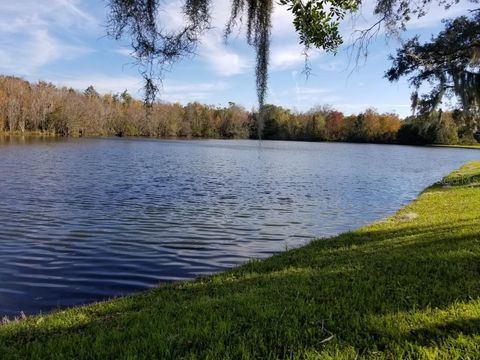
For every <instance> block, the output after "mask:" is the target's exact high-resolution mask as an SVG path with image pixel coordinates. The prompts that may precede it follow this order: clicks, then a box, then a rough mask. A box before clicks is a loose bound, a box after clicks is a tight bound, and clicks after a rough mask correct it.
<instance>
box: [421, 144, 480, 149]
mask: <svg viewBox="0 0 480 360" xmlns="http://www.w3.org/2000/svg"><path fill="white" fill-rule="evenodd" d="M430 146H434V147H448V148H459V149H477V150H480V144H474V145H440V144H438V145H430Z"/></svg>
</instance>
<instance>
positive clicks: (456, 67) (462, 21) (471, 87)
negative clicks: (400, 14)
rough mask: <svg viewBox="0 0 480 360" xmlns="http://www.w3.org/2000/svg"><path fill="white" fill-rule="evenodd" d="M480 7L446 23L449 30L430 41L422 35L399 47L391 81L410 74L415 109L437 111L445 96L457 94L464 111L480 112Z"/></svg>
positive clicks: (391, 69)
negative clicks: (428, 87) (425, 87)
mask: <svg viewBox="0 0 480 360" xmlns="http://www.w3.org/2000/svg"><path fill="white" fill-rule="evenodd" d="M479 10H480V9H477V11H476V12H475V14H474V15H473V16H471V17H466V16H461V17H459V18H456V19H455V20H450V21H447V22H446V23H445V29H444V30H443V31H442V32H440V34H438V36H436V37H434V38H432V39H431V40H430V41H429V42H426V43H424V44H421V43H420V41H419V38H418V36H417V37H414V38H413V39H411V40H409V41H407V42H406V43H405V44H404V45H403V46H402V47H401V48H400V49H398V51H397V54H396V56H395V57H391V59H392V61H393V64H392V67H391V68H390V69H389V70H388V71H387V73H386V77H387V79H388V80H390V81H397V80H398V79H400V78H401V77H403V76H410V78H409V82H410V84H411V86H412V87H413V88H414V89H415V91H414V93H413V94H412V108H413V109H414V110H418V112H419V113H431V112H432V111H435V110H436V109H437V108H438V107H439V106H440V104H441V103H442V100H443V98H444V97H452V96H455V97H456V98H457V100H458V103H459V105H460V106H461V108H462V110H463V111H464V112H466V113H470V114H473V116H476V117H477V118H478V116H479V115H480V11H479ZM425 83H428V84H431V85H432V88H431V91H430V92H429V93H427V94H423V95H419V94H418V90H419V88H420V87H421V86H422V85H423V84H425Z"/></svg>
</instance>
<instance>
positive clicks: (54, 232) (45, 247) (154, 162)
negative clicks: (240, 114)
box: [0, 138, 480, 316]
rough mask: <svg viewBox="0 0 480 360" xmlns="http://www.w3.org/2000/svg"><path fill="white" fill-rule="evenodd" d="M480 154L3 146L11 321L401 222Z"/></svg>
mask: <svg viewBox="0 0 480 360" xmlns="http://www.w3.org/2000/svg"><path fill="white" fill-rule="evenodd" d="M479 158H480V152H479V151H475V150H463V149H443V148H420V147H402V146H382V145H354V144H326V143H300V142H268V141H262V142H258V141H158V140H133V139H80V140H62V141H59V140H56V141H54V140H29V141H26V140H25V141H22V139H18V138H3V139H1V140H0V315H11V316H12V315H18V314H19V313H20V311H24V312H25V313H27V314H30V313H38V312H40V311H43V312H45V311H49V310H52V309H55V308H58V307H65V306H71V305H75V304H83V303H88V302H92V301H95V300H100V299H105V298H109V297H113V296H117V295H122V294H127V293H131V292H134V291H139V290H142V289H145V288H149V287H152V286H156V285H158V284H159V283H164V282H170V281H175V280H184V279H191V278H193V277H196V276H198V275H204V274H210V273H213V272H217V271H220V270H222V269H226V268H230V267H232V266H235V265H238V264H241V263H243V262H245V261H247V260H249V259H252V258H264V257H266V256H268V255H271V254H273V253H275V252H279V251H283V250H285V249H286V248H291V247H295V246H300V245H302V244H305V243H306V242H308V241H310V240H311V239H313V238H315V237H323V236H328V235H333V234H337V233H339V232H343V231H347V230H352V229H355V228H357V227H359V226H361V225H364V224H367V223H369V222H371V221H373V220H377V219H380V218H382V217H385V216H387V215H389V214H392V213H393V212H395V211H396V210H398V209H399V208H400V207H402V206H403V205H405V204H406V203H408V202H409V201H411V200H412V199H414V198H415V196H416V195H417V194H418V193H419V192H420V191H421V190H422V189H423V188H425V187H426V186H428V185H430V184H431V183H433V182H435V181H437V180H439V179H440V178H441V177H442V176H443V175H445V174H447V173H449V172H450V171H452V170H454V169H456V168H458V167H459V166H460V165H462V164H463V163H465V162H466V161H469V160H474V159H479Z"/></svg>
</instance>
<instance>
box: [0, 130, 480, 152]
mask: <svg viewBox="0 0 480 360" xmlns="http://www.w3.org/2000/svg"><path fill="white" fill-rule="evenodd" d="M2 137H3V138H8V137H11V138H15V139H18V138H24V139H57V140H62V139H65V140H67V139H133V140H136V139H139V140H172V141H189V140H192V141H199V140H205V141H208V140H234V141H235V140H252V141H258V140H260V141H275V142H277V141H279V142H281V141H286V142H300V143H304V142H305V143H320V144H360V145H396V146H414V147H424V148H452V149H467V150H480V144H477V145H443V144H425V145H415V144H400V143H389V142H355V141H351V142H347V141H310V140H298V139H295V140H285V139H268V140H265V139H252V138H207V137H154V136H116V135H84V136H64V135H58V134H54V133H49V132H39V131H25V132H19V131H13V132H8V131H7V132H5V131H0V139H1V138H2Z"/></svg>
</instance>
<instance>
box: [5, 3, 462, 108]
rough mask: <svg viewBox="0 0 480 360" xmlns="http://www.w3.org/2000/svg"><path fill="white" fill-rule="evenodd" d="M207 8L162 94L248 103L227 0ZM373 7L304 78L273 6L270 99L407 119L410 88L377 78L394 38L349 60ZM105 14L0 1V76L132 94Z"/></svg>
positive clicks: (433, 24)
mask: <svg viewBox="0 0 480 360" xmlns="http://www.w3.org/2000/svg"><path fill="white" fill-rule="evenodd" d="M164 3H165V4H166V5H165V7H166V9H165V10H166V11H165V12H164V14H165V19H164V21H165V22H166V23H167V24H169V26H175V24H178V23H179V22H181V21H182V18H181V16H179V15H178V1H176V0H171V1H165V2H164ZM213 4H214V6H213V9H214V19H213V25H214V29H213V30H212V31H210V32H209V33H208V34H206V35H205V36H204V37H203V39H202V43H201V45H200V46H199V48H198V50H197V56H196V57H194V58H191V59H186V60H184V61H182V62H181V63H178V64H177V65H176V66H175V67H174V68H173V69H172V70H171V71H170V72H169V73H167V74H166V76H165V81H164V86H163V90H162V93H161V94H160V97H161V99H162V100H166V101H172V102H176V101H178V102H181V103H187V102H190V101H200V102H202V103H206V104H211V105H226V104H227V103H228V102H229V101H233V102H236V103H238V104H242V105H244V106H245V107H247V108H251V107H252V106H254V105H255V101H256V95H255V81H254V77H253V72H254V53H253V51H252V49H250V48H249V47H248V46H246V45H245V41H244V36H243V35H242V33H241V31H240V32H238V33H234V34H233V36H232V37H231V39H230V40H229V42H228V43H225V42H224V40H223V38H222V33H223V27H224V23H225V20H226V19H227V18H228V11H229V4H230V1H227V0H214V1H213ZM467 8H468V2H467V1H461V2H460V4H458V5H455V6H454V7H452V8H451V9H450V10H449V11H445V10H444V9H439V8H432V9H431V11H430V13H429V15H428V16H426V17H424V18H422V19H420V20H415V21H413V22H412V23H411V24H410V27H409V31H408V32H407V33H406V34H404V35H403V37H404V38H408V37H410V36H412V35H413V34H417V33H418V34H420V35H421V37H422V38H423V39H428V38H429V37H430V36H431V35H432V34H436V33H437V32H438V31H439V30H440V29H441V28H442V24H441V19H442V18H445V17H452V16H455V15H458V14H462V13H465V12H466V9H467ZM371 9H372V3H371V1H368V0H367V1H366V2H364V7H363V10H362V13H361V14H360V15H357V16H356V19H355V20H354V21H353V20H352V21H348V22H347V23H345V24H344V25H343V27H342V32H343V33H344V34H345V39H346V44H345V46H343V47H342V48H341V49H340V51H339V52H338V53H337V54H336V55H335V56H334V55H331V54H325V53H322V52H319V51H316V52H312V54H311V67H312V74H311V76H310V77H309V78H308V79H307V78H306V77H305V75H303V74H302V70H303V68H304V58H303V56H302V47H301V46H300V45H298V38H297V36H296V34H295V32H294V29H293V25H292V19H291V16H290V14H289V13H288V12H287V11H286V9H285V8H284V7H281V6H278V5H277V6H276V7H275V12H274V21H273V30H272V32H273V41H272V53H271V67H270V89H269V93H268V102H269V103H274V104H277V105H281V106H284V107H287V108H291V109H296V110H308V109H309V108H311V107H313V106H315V105H322V104H331V105H333V106H334V107H335V108H337V109H339V110H342V111H344V112H345V113H347V114H349V113H355V112H359V111H361V110H364V109H365V108H366V107H375V108H377V109H378V110H380V111H394V112H397V113H398V114H400V115H402V116H405V115H408V114H409V112H410V107H409V96H410V95H409V94H410V90H409V89H408V86H407V83H406V81H400V82H399V83H395V84H391V83H389V82H388V81H387V80H386V79H384V78H383V74H384V72H385V70H386V69H387V68H388V66H389V61H388V55H389V54H391V53H393V52H394V50H395V48H397V47H398V46H399V42H398V41H397V40H389V41H386V40H385V38H384V37H382V36H379V37H378V38H377V40H376V41H375V42H374V43H373V44H372V45H371V46H370V51H369V57H368V59H367V60H366V62H365V63H364V64H363V62H362V64H361V65H360V66H358V67H357V68H356V69H355V68H352V66H351V65H349V64H351V63H352V61H351V57H350V56H349V54H348V51H347V50H348V44H349V41H350V39H351V36H350V34H351V33H352V30H354V29H361V28H364V27H366V26H367V25H368V24H372V23H373V22H375V18H374V17H372V16H371ZM106 13H107V10H106V8H105V3H104V1H102V0H16V1H0V73H1V74H8V75H16V76H20V77H23V78H25V79H27V80H30V81H37V80H46V81H50V82H53V83H55V84H58V85H65V86H68V87H73V88H76V89H79V90H83V89H85V88H86V87H87V86H89V85H94V86H95V88H96V89H97V90H98V91H99V92H102V93H109V92H114V93H115V92H121V91H123V90H125V89H127V90H128V91H129V92H130V93H132V94H133V95H134V96H136V97H139V98H140V97H141V96H142V94H141V91H140V90H139V89H140V88H141V87H142V80H141V77H140V76H139V74H138V69H137V68H136V67H135V66H134V65H133V63H132V59H131V58H130V56H129V53H130V51H129V48H128V43H127V42H118V41H114V40H112V39H109V38H108V37H106V36H105V33H106V29H105V24H106Z"/></svg>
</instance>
